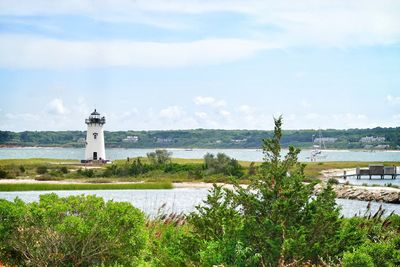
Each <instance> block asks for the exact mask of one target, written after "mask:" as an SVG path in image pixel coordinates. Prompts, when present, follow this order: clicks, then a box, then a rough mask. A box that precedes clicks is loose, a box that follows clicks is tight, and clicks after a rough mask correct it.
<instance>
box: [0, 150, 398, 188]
mask: <svg viewBox="0 0 400 267" xmlns="http://www.w3.org/2000/svg"><path fill="white" fill-rule="evenodd" d="M132 160H133V159H132ZM132 160H131V162H132ZM141 160H142V162H143V163H148V159H147V158H146V157H143V158H141ZM172 162H173V163H177V164H196V165H199V166H201V165H202V164H203V159H179V158H174V159H172ZM126 163H127V161H126V160H116V161H114V162H113V164H116V165H124V164H126ZM239 163H240V164H241V165H242V166H243V167H244V168H245V170H246V173H247V168H248V167H249V165H250V163H251V162H249V161H239ZM373 163H375V164H376V163H381V162H308V163H306V167H305V176H306V181H317V179H318V178H319V177H320V176H321V172H322V171H324V170H328V169H342V168H356V167H367V166H368V165H369V164H373ZM260 164H261V163H260V162H257V163H256V165H260ZM384 164H385V165H396V166H400V162H385V163H384ZM21 166H23V171H21V169H22V168H21ZM39 166H46V167H47V168H48V172H47V173H46V174H43V175H38V173H37V168H38V167H39ZM63 166H65V167H67V168H68V173H61V172H60V168H61V167H63ZM89 167H90V168H93V167H94V168H95V173H96V175H95V177H91V178H88V177H84V176H82V175H79V173H77V171H78V170H79V169H81V170H84V169H85V166H83V165H80V163H79V162H78V161H77V160H59V159H38V158H33V159H2V160H0V170H5V171H7V172H8V175H7V177H6V178H17V179H21V178H29V179H36V180H41V181H46V180H48V181H57V180H72V181H77V182H78V181H79V182H87V183H113V182H118V181H124V182H139V181H144V182H147V183H156V184H157V183H159V182H160V181H162V182H166V183H169V184H171V183H174V182H208V183H213V182H225V183H229V182H230V181H231V180H230V179H231V178H230V177H227V176H224V175H221V174H217V175H207V176H203V177H200V178H198V177H193V176H192V175H189V173H188V172H176V173H165V172H163V171H160V170H155V171H151V172H149V173H146V174H140V175H137V176H127V177H114V176H111V177H102V175H101V173H102V170H104V168H105V165H101V166H89ZM248 179H249V178H248V177H247V176H246V175H245V176H243V177H242V178H241V179H240V180H238V181H239V182H240V183H247V182H248ZM102 180H104V181H102ZM72 183H74V182H72ZM18 186H19V185H18ZM82 186H83V187H85V186H89V185H82ZM97 186H98V187H99V188H100V189H103V188H102V187H101V186H105V187H108V188H109V185H96V187H97ZM28 187H29V186H28ZM73 189H74V188H73ZM85 189H86V188H85ZM88 189H92V188H88ZM121 189H124V188H121ZM127 189H133V188H127ZM32 190H41V189H32ZM42 190H47V189H42ZM60 190H67V189H60Z"/></svg>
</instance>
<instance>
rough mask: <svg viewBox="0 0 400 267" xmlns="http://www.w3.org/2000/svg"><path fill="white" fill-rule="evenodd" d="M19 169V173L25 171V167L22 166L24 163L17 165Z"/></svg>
mask: <svg viewBox="0 0 400 267" xmlns="http://www.w3.org/2000/svg"><path fill="white" fill-rule="evenodd" d="M19 171H20V172H21V173H25V171H26V170H25V167H24V165H20V166H19Z"/></svg>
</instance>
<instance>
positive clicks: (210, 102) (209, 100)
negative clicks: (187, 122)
mask: <svg viewBox="0 0 400 267" xmlns="http://www.w3.org/2000/svg"><path fill="white" fill-rule="evenodd" d="M193 101H194V103H195V104H196V105H198V106H210V107H215V108H221V107H225V106H226V101H225V100H217V99H215V98H214V97H210V96H198V97H196V98H195V99H194V100H193Z"/></svg>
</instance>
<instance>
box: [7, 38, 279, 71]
mask: <svg viewBox="0 0 400 267" xmlns="http://www.w3.org/2000/svg"><path fill="white" fill-rule="evenodd" d="M272 47H273V45H272V46H269V45H267V44H265V43H261V42H259V41H252V40H241V39H204V40H198V41H192V42H176V43H161V42H136V41H92V42H83V41H64V40H56V39H49V38H39V37H34V36H30V35H4V34H3V35H0V67H3V68H40V69H41V68H44V69H46V68H61V69H62V68H98V67H112V66H128V67H184V66H191V65H210V64H220V63H225V62H231V61H236V60H240V59H243V58H247V57H250V56H252V55H253V54H254V53H256V52H257V51H260V50H263V49H268V48H272Z"/></svg>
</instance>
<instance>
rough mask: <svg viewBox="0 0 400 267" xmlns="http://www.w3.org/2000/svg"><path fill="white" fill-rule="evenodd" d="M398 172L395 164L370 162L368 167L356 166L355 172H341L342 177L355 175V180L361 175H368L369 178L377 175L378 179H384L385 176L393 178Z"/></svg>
mask: <svg viewBox="0 0 400 267" xmlns="http://www.w3.org/2000/svg"><path fill="white" fill-rule="evenodd" d="M398 175H399V174H398V173H397V167H396V166H384V165H383V164H370V165H369V166H368V168H359V167H357V168H356V173H355V174H347V173H346V171H344V173H343V178H344V179H346V178H347V177H351V176H356V178H357V180H360V179H361V178H362V177H365V176H366V177H369V179H370V180H371V179H372V177H374V176H375V177H376V176H378V177H379V178H380V179H382V180H383V179H386V178H387V177H388V178H390V179H392V180H394V179H396V178H397V176H398Z"/></svg>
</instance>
